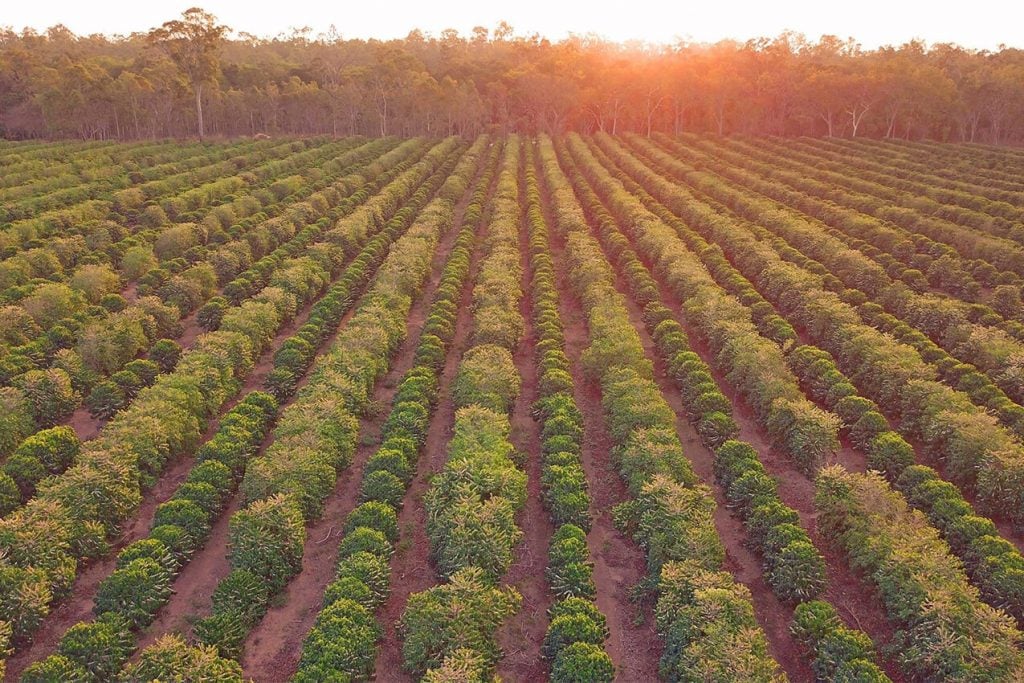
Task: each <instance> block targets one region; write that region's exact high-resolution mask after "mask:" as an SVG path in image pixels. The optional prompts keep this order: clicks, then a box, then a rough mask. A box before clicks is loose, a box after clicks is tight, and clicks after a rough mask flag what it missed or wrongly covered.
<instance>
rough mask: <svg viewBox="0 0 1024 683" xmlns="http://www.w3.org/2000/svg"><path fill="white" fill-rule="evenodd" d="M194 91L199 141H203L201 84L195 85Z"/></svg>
mask: <svg viewBox="0 0 1024 683" xmlns="http://www.w3.org/2000/svg"><path fill="white" fill-rule="evenodd" d="M195 91H196V122H197V123H198V125H199V139H200V140H202V139H203V135H204V130H203V84H202V83H201V82H200V83H196V84H195Z"/></svg>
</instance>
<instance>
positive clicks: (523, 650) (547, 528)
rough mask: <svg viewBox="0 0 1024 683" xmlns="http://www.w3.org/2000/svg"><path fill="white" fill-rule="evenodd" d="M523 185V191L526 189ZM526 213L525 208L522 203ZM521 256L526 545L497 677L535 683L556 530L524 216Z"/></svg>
mask: <svg viewBox="0 0 1024 683" xmlns="http://www.w3.org/2000/svg"><path fill="white" fill-rule="evenodd" d="M522 182H523V181H522V179H521V180H520V187H522ZM521 206H522V207H523V208H524V209H525V206H526V205H525V202H521ZM519 252H520V255H521V259H520V266H521V268H522V270H523V278H522V290H523V298H522V300H521V302H520V306H519V310H520V313H521V315H522V316H523V321H524V322H525V331H524V334H523V338H522V339H521V340H520V343H519V347H518V348H517V349H516V352H515V354H514V356H513V359H514V361H515V364H516V370H517V371H518V372H519V376H520V378H521V379H522V388H521V390H520V392H519V396H518V397H517V398H516V402H515V405H514V406H513V408H512V417H511V421H512V431H511V440H512V443H513V445H515V447H516V450H517V451H518V452H519V453H520V454H522V455H523V456H524V457H525V460H524V463H523V466H524V469H525V471H526V475H527V495H526V504H525V506H524V507H523V510H522V511H521V512H520V515H519V520H518V522H519V528H520V529H522V530H523V542H522V544H521V545H520V546H519V548H518V549H517V551H516V557H515V560H514V561H513V563H512V566H511V567H509V570H508V573H507V574H506V575H505V577H504V580H503V581H502V583H503V584H504V585H511V586H515V587H516V589H517V590H518V591H519V592H520V594H522V596H523V603H522V605H521V606H520V608H519V611H518V612H517V613H516V614H515V616H513V617H512V618H511V619H509V620H508V621H507V622H506V623H505V624H503V625H502V627H501V628H500V629H499V630H498V643H499V644H500V645H501V648H502V650H504V653H505V656H504V657H503V658H502V660H501V661H500V662H499V664H498V675H499V676H501V677H502V678H503V679H506V680H510V681H536V680H544V679H545V678H546V677H547V672H548V665H547V662H546V661H545V660H544V658H543V656H542V654H541V646H542V645H543V643H544V634H545V632H546V631H547V623H548V619H547V611H548V608H550V607H551V604H552V603H553V602H554V596H553V595H552V594H551V592H550V590H548V583H547V579H546V578H545V575H544V569H545V568H546V567H547V565H548V558H547V554H548V546H549V545H550V543H551V534H552V533H553V532H554V525H553V524H552V521H551V517H550V515H548V513H547V510H545V509H544V503H543V497H542V495H543V494H542V491H541V483H540V476H541V460H542V456H543V454H542V451H541V438H540V426H539V425H538V423H537V421H536V420H534V419H533V416H532V415H531V409H532V406H533V403H534V402H535V401H536V400H537V398H539V391H538V387H537V383H538V368H537V357H536V346H535V345H536V342H537V338H536V332H535V331H534V327H533V301H532V299H531V297H530V274H531V272H532V271H531V270H530V263H529V232H528V230H527V227H526V216H525V214H524V215H522V216H520V230H519Z"/></svg>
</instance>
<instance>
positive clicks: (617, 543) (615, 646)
mask: <svg viewBox="0 0 1024 683" xmlns="http://www.w3.org/2000/svg"><path fill="white" fill-rule="evenodd" d="M541 191H542V196H543V199H544V207H545V212H546V213H547V219H548V225H549V226H553V225H554V222H553V220H552V216H551V213H550V204H549V201H550V199H549V198H548V196H547V193H546V188H544V187H542V189H541ZM550 237H551V252H552V256H553V261H554V264H555V286H556V289H557V290H558V294H559V313H560V315H561V317H562V322H563V325H564V327H565V352H566V355H567V356H568V357H569V360H570V362H571V364H572V375H573V380H574V388H573V397H574V398H575V399H576V404H577V406H578V407H579V409H580V412H581V413H582V415H583V448H582V459H583V469H584V472H585V473H586V475H587V484H588V486H589V492H590V512H591V517H592V519H593V523H592V525H591V529H590V533H589V534H587V543H588V545H589V547H590V558H591V560H592V561H593V563H594V583H595V585H596V587H597V599H596V602H597V607H598V609H600V610H601V612H602V614H604V615H605V617H606V619H607V621H608V630H609V637H608V639H607V640H606V641H605V642H604V647H605V651H606V652H607V653H608V656H610V657H611V659H612V662H614V664H615V669H616V680H619V681H624V682H626V681H653V680H657V675H658V657H659V656H660V651H661V641H660V639H659V638H658V636H657V633H656V631H655V628H654V618H653V615H652V613H651V607H650V605H637V604H636V603H635V602H634V601H633V600H632V599H631V596H630V593H631V590H632V588H633V587H634V586H635V585H637V584H639V583H640V582H641V581H642V580H643V579H644V577H645V575H646V571H647V566H646V560H645V558H644V554H643V551H642V550H641V549H640V548H639V547H638V546H637V545H636V543H634V542H633V540H632V539H630V538H628V537H626V536H623V535H622V534H621V533H619V531H618V530H617V529H616V528H615V525H614V524H613V523H612V519H611V509H612V508H613V507H614V506H615V505H617V504H618V503H621V502H623V501H625V500H628V499H629V493H628V491H627V490H626V486H625V484H624V483H623V481H622V479H621V478H620V477H619V475H618V473H617V472H616V471H615V468H614V466H613V464H612V463H611V461H610V460H609V454H610V453H611V450H612V443H611V438H610V437H609V435H608V431H607V429H606V428H605V421H604V412H603V409H602V407H601V388H600V386H598V384H597V383H596V382H593V381H591V380H589V379H587V378H586V377H585V376H584V373H583V367H582V365H581V363H580V355H581V354H582V353H583V351H584V350H585V349H586V348H587V346H588V345H589V343H590V340H589V336H588V332H587V325H586V320H585V318H584V315H583V311H582V306H581V304H580V302H579V300H578V299H577V298H576V297H575V296H574V294H573V292H572V288H571V285H570V284H569V280H568V275H567V273H566V269H565V267H564V264H565V257H564V255H563V252H564V250H565V244H564V240H563V239H562V238H561V237H559V236H558V235H557V233H556V231H555V230H551V234H550Z"/></svg>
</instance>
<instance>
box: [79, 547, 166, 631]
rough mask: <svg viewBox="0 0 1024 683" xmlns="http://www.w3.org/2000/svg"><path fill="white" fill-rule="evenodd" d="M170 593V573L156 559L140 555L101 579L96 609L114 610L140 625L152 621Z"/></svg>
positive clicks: (99, 611) (136, 626) (97, 592)
mask: <svg viewBox="0 0 1024 683" xmlns="http://www.w3.org/2000/svg"><path fill="white" fill-rule="evenodd" d="M170 597H171V575H170V573H169V572H168V571H167V569H166V568H165V567H162V566H160V565H159V564H158V563H157V562H156V561H155V560H152V559H150V558H147V557H140V558H138V559H136V560H132V561H131V562H129V563H128V564H127V565H125V566H124V567H123V568H121V569H117V570H115V571H114V572H113V573H111V574H110V575H109V576H108V577H107V578H106V579H104V580H103V582H102V583H100V586H99V588H98V589H97V591H96V611H97V612H98V613H102V612H114V613H116V614H119V615H121V616H122V617H124V619H126V620H127V621H128V622H129V623H130V624H131V626H132V627H133V628H139V627H142V626H145V625H147V624H149V623H150V622H151V621H152V620H153V617H154V616H155V615H156V613H157V610H159V609H160V608H161V607H163V606H164V604H165V603H166V602H167V600H168V599H169V598H170Z"/></svg>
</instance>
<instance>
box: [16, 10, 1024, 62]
mask: <svg viewBox="0 0 1024 683" xmlns="http://www.w3.org/2000/svg"><path fill="white" fill-rule="evenodd" d="M191 2H192V3H198V4H199V6H200V7H202V8H203V9H205V10H207V11H209V12H212V13H213V14H215V15H216V16H217V17H218V19H219V20H220V21H221V23H223V24H226V25H228V26H230V27H231V28H232V29H234V30H235V31H236V32H240V31H244V32H247V33H252V34H255V35H257V36H261V37H273V36H276V35H281V34H288V33H290V32H291V29H293V28H301V27H306V26H308V27H310V28H311V29H313V31H312V35H313V36H315V35H316V34H318V33H325V32H327V31H328V29H329V28H330V27H331V26H332V25H333V26H335V27H336V30H337V32H338V33H339V34H340V35H341V36H342V37H345V38H381V39H387V38H401V37H404V36H405V35H407V34H408V33H409V31H410V30H412V29H414V28H418V29H420V30H422V31H424V32H425V33H429V34H433V35H438V34H439V33H440V32H441V31H442V30H443V29H446V28H454V29H456V30H458V31H459V32H460V33H461V34H463V35H468V34H469V32H470V30H471V29H472V28H473V27H474V26H485V27H488V28H492V27H494V26H496V25H497V24H498V22H499V21H502V20H504V21H506V22H508V23H509V24H510V25H511V26H512V27H513V28H514V29H515V32H516V33H517V34H519V35H524V34H532V33H535V32H536V33H539V34H541V35H543V36H546V37H548V38H551V39H560V38H564V37H566V36H567V35H569V34H570V33H574V34H588V33H593V34H597V35H600V36H601V37H604V38H607V39H610V40H616V41H626V40H633V39H636V40H642V41H647V42H652V43H669V42H675V41H676V40H678V39H686V40H691V41H697V42H714V41H717V40H721V39H724V38H733V39H737V40H746V39H748V38H755V37H761V36H775V35H778V34H779V33H781V32H782V31H785V30H792V31H796V32H798V33H803V34H805V35H806V36H808V37H809V38H817V37H819V36H821V35H823V34H826V33H827V34H833V35H838V36H839V37H841V38H847V37H853V38H854V39H856V40H857V41H858V42H860V43H861V44H862V45H863V46H864V47H865V48H875V47H878V46H880V45H899V44H901V43H904V42H906V41H908V40H911V39H914V38H918V39H923V40H925V41H927V42H928V43H931V44H934V43H942V42H955V43H959V44H960V45H963V46H965V47H969V48H977V49H989V50H994V49H997V48H998V47H999V45H1000V44H1006V45H1009V46H1011V47H1024V0H1016V1H1014V0H971V1H970V2H964V1H963V0H956V1H952V0H931V1H927V0H924V1H922V0H846V1H845V2H844V1H842V0H840V1H836V0H813V1H809V0H776V1H775V2H765V1H764V0H703V1H701V2H694V1H692V0H674V1H673V0H667V1H666V0H662V1H655V0H605V1H604V2H602V1H601V0H592V1H590V2H581V1H579V0H511V1H510V2H487V1H486V0H369V1H368V0H336V1H335V2H330V1H329V0H320V1H319V2H317V1H316V0H287V2H258V1H257V2H253V0H191ZM191 6H192V4H189V3H188V2H187V0H186V2H167V1H166V0H148V1H147V0H130V1H126V0H91V1H89V2H82V1H81V0H74V1H69V0H35V1H31V2H25V1H18V0H6V2H4V7H3V9H2V10H0V26H10V27H13V28H14V29H15V30H19V31H20V30H21V29H22V28H24V27H31V28H34V29H37V30H43V29H46V28H47V27H49V26H53V25H55V24H64V25H65V26H67V27H68V28H70V29H71V30H72V31H74V32H75V33H77V34H83V35H84V34H91V33H105V34H129V33H132V32H135V31H146V30H149V29H150V28H152V27H154V26H157V25H159V24H161V23H163V22H164V21H167V20H169V19H172V18H175V17H176V16H178V15H179V14H180V13H181V12H182V11H183V10H184V9H186V8H188V7H191Z"/></svg>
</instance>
